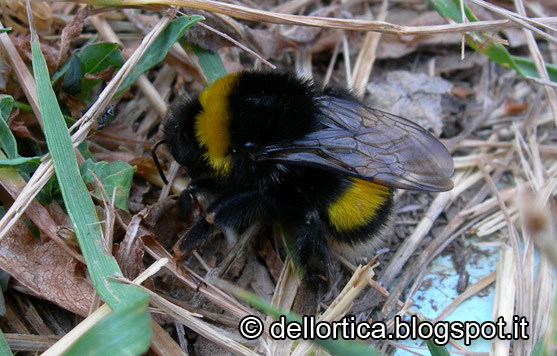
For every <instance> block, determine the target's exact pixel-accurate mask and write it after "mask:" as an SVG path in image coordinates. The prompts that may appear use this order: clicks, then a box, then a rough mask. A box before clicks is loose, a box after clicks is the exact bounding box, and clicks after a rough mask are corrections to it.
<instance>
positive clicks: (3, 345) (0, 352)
mask: <svg viewBox="0 0 557 356" xmlns="http://www.w3.org/2000/svg"><path fill="white" fill-rule="evenodd" d="M12 355H13V354H12V351H11V350H10V347H9V346H8V342H7V341H6V338H5V337H4V333H2V330H0V356H12Z"/></svg>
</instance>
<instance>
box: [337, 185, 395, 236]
mask: <svg viewBox="0 0 557 356" xmlns="http://www.w3.org/2000/svg"><path fill="white" fill-rule="evenodd" d="M391 211H392V191H391V189H389V188H387V187H384V186H382V185H378V184H375V183H372V182H369V181H365V180H362V179H358V178H353V177H351V178H348V184H347V185H346V187H345V188H344V190H343V191H342V192H341V193H340V194H339V195H338V196H337V197H336V198H335V199H334V200H332V201H331V202H330V203H329V204H328V206H327V217H328V220H329V225H330V227H331V230H332V231H331V232H332V233H333V235H334V237H335V238H336V239H338V240H340V242H343V243H347V244H350V245H355V244H359V243H361V242H366V241H368V240H370V239H372V238H373V237H374V235H376V234H378V233H380V230H381V229H382V227H384V226H385V224H386V223H387V222H388V220H389V216H390V214H391Z"/></svg>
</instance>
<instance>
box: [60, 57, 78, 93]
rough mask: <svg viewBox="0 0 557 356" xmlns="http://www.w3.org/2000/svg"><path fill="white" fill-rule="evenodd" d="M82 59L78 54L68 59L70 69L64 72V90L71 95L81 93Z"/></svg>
mask: <svg viewBox="0 0 557 356" xmlns="http://www.w3.org/2000/svg"><path fill="white" fill-rule="evenodd" d="M82 73H83V71H82V68H81V61H80V60H79V57H78V56H77V54H75V53H74V54H73V55H72V56H71V57H70V60H69V61H68V70H67V71H66V73H65V74H64V79H63V80H62V90H64V91H65V92H67V93H68V94H71V95H77V94H79V93H81V79H82V78H81V77H82Z"/></svg>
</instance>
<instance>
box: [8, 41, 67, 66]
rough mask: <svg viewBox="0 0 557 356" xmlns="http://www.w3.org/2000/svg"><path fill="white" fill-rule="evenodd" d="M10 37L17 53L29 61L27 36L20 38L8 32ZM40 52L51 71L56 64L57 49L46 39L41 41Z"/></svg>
mask: <svg viewBox="0 0 557 356" xmlns="http://www.w3.org/2000/svg"><path fill="white" fill-rule="evenodd" d="M10 39H11V40H12V42H13V44H14V46H15V47H16V49H17V51H18V53H19V55H20V56H21V57H22V58H23V59H24V60H25V61H26V62H27V63H31V43H30V42H29V36H27V37H26V38H21V37H18V36H14V35H12V34H10ZM40 43H41V52H42V53H43V55H44V57H45V60H46V65H47V66H48V70H49V72H50V73H53V72H54V70H55V69H56V68H57V65H58V49H56V48H54V47H52V46H51V45H50V44H48V43H47V42H46V41H41V42H40Z"/></svg>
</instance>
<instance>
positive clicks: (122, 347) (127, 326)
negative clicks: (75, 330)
mask: <svg viewBox="0 0 557 356" xmlns="http://www.w3.org/2000/svg"><path fill="white" fill-rule="evenodd" d="M150 321H151V318H150V317H149V313H148V312H147V304H145V303H144V304H142V305H141V304H139V305H138V303H136V305H134V306H133V307H131V308H125V309H120V310H117V311H115V312H113V313H111V314H110V315H108V316H107V317H105V318H104V319H103V320H101V321H100V322H99V323H98V324H96V325H95V326H93V327H92V328H91V329H89V330H88V331H87V332H86V333H85V334H84V335H83V336H82V337H80V338H79V340H78V341H76V343H75V344H73V345H72V347H71V348H70V349H69V350H68V351H67V352H65V353H64V355H65V356H82V355H99V356H105V355H110V356H128V355H139V354H142V353H144V352H145V351H147V348H148V347H149V338H150V336H151V333H150V332H149V330H150Z"/></svg>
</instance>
